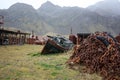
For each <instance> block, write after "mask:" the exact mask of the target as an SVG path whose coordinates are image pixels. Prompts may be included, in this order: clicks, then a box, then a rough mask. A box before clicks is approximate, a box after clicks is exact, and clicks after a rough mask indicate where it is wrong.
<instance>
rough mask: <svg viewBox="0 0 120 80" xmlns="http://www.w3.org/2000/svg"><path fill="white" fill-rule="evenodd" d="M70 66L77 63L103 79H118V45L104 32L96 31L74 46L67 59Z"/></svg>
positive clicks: (119, 48) (119, 79)
mask: <svg viewBox="0 0 120 80" xmlns="http://www.w3.org/2000/svg"><path fill="white" fill-rule="evenodd" d="M67 64H69V66H70V67H72V66H73V65H76V64H79V65H83V66H85V67H86V69H87V70H89V71H90V73H98V74H100V75H101V76H102V77H103V79H104V80H120V47H119V44H118V43H117V41H116V40H115V39H114V38H113V37H112V36H111V35H110V34H108V33H106V32H96V33H94V34H91V35H90V36H88V37H87V38H86V39H84V40H83V41H82V42H81V43H80V45H79V46H78V45H77V46H75V48H74V53H73V54H72V56H71V57H70V59H69V60H68V61H67Z"/></svg>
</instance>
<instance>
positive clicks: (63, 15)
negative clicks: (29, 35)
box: [0, 0, 120, 35]
mask: <svg viewBox="0 0 120 80" xmlns="http://www.w3.org/2000/svg"><path fill="white" fill-rule="evenodd" d="M112 1H113V0H106V1H101V2H98V3H96V4H95V5H92V6H89V7H88V8H80V7H60V6H58V5H54V4H53V3H51V2H49V1H47V2H46V3H44V4H42V5H41V7H40V8H39V9H37V10H36V9H34V8H33V7H32V6H31V5H28V4H24V3H16V4H14V5H12V6H11V7H10V8H9V9H6V10H0V15H3V16H4V17H5V20H4V21H5V24H4V26H5V27H14V28H17V29H21V30H24V31H29V32H32V31H34V32H35V33H36V34H38V35H44V34H46V33H48V32H55V33H59V34H70V30H71V28H72V29H73V33H74V34H76V33H79V32H95V31H108V32H111V33H112V34H118V33H119V26H120V23H119V21H120V18H119V14H120V13H119V12H117V13H116V12H115V11H116V10H114V9H115V7H114V9H113V10H111V11H109V10H108V8H111V7H112V5H115V4H116V5H117V4H119V3H116V2H117V1H118V0H114V1H113V2H112ZM106 3H107V4H108V3H109V4H111V5H109V6H108V7H105V6H104V4H106ZM112 3H113V4H112ZM102 5H103V6H102ZM104 8H105V9H106V10H105V9H104ZM116 8H119V6H118V7H116ZM103 9H104V10H103ZM111 9H112V8H111ZM107 10H108V11H109V12H108V11H107ZM110 12H111V13H110ZM108 13H109V14H108ZM107 14H108V15H107Z"/></svg>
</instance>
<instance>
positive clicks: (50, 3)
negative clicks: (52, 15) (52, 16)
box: [42, 1, 54, 6]
mask: <svg viewBox="0 0 120 80" xmlns="http://www.w3.org/2000/svg"><path fill="white" fill-rule="evenodd" d="M44 5H45V6H46V5H47V6H54V4H53V3H52V2H50V1H47V2H45V3H44V4H42V6H44Z"/></svg>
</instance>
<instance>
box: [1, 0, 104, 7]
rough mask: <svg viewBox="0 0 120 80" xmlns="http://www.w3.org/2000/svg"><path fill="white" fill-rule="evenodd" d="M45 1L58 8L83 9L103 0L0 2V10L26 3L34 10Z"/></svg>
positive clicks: (5, 0) (9, 0)
mask: <svg viewBox="0 0 120 80" xmlns="http://www.w3.org/2000/svg"><path fill="white" fill-rule="evenodd" d="M46 1H50V2H52V3H53V4H55V5H59V6H71V7H72V6H78V7H83V8H85V7H87V6H89V5H93V4H95V3H96V2H98V1H103V0H0V9H7V8H9V7H10V6H11V5H13V4H15V3H17V2H20V3H27V4H30V5H32V6H33V7H34V8H35V9H38V8H39V7H40V6H41V4H43V3H45V2H46Z"/></svg>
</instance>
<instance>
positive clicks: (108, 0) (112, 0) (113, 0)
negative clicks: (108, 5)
mask: <svg viewBox="0 0 120 80" xmlns="http://www.w3.org/2000/svg"><path fill="white" fill-rule="evenodd" d="M104 1H106V2H119V0H104Z"/></svg>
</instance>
